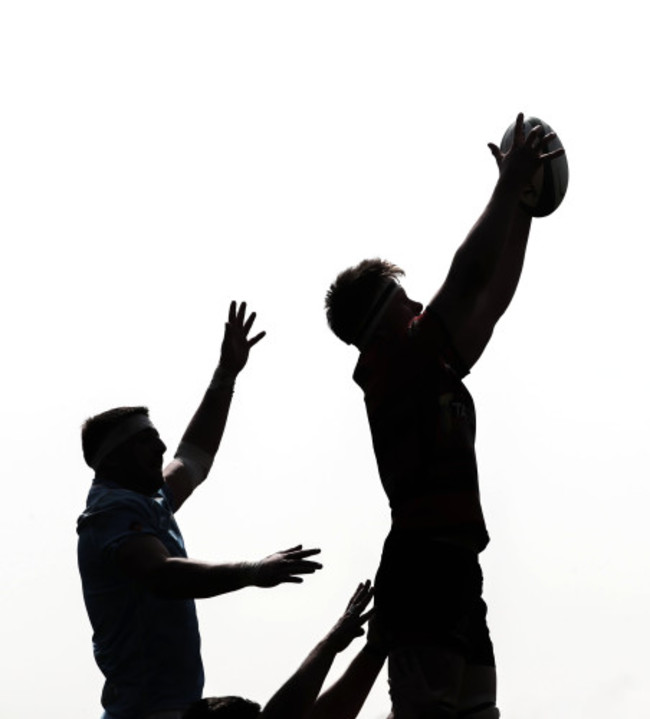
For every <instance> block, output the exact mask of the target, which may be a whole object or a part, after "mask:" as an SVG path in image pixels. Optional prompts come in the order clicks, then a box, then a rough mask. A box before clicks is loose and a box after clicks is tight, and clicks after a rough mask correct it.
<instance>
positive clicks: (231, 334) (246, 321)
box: [219, 301, 266, 377]
mask: <svg viewBox="0 0 650 719" xmlns="http://www.w3.org/2000/svg"><path fill="white" fill-rule="evenodd" d="M256 316H257V315H256V314H255V312H251V314H250V315H249V316H248V317H246V303H245V302H242V303H241V304H240V305H239V307H237V303H236V302H234V301H233V302H231V303H230V310H229V311H228V322H226V329H225V331H224V335H223V342H222V343H221V359H220V361H219V369H220V370H221V372H222V373H223V374H224V375H228V376H231V377H235V376H236V375H237V374H239V372H241V371H242V369H244V367H245V366H246V362H247V361H248V353H249V352H250V349H251V347H252V346H253V345H256V344H257V343H258V342H259V341H260V340H261V339H262V337H264V335H265V334H266V332H259V333H258V334H256V335H254V336H253V337H250V338H249V337H248V335H249V333H250V331H251V328H252V326H253V322H255V317H256Z"/></svg>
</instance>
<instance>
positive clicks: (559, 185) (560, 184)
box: [501, 117, 569, 217]
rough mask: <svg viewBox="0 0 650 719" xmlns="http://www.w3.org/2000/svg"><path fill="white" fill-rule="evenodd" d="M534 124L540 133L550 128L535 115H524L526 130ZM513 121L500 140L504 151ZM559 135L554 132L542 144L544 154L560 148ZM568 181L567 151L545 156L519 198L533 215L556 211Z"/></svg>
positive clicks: (511, 130)
mask: <svg viewBox="0 0 650 719" xmlns="http://www.w3.org/2000/svg"><path fill="white" fill-rule="evenodd" d="M537 125H541V127H542V130H543V131H544V132H543V135H548V133H549V132H553V129H552V128H551V126H550V125H549V124H548V123H546V122H544V121H543V120H540V119H539V118H538V117H527V118H525V120H524V133H525V135H526V136H527V135H528V133H529V132H530V131H531V130H532V129H533V128H534V127H536V126H537ZM514 132H515V123H514V122H513V123H512V125H510V127H509V128H508V129H507V130H506V131H505V134H504V135H503V139H502V140H501V152H504V153H505V152H507V151H508V149H509V148H510V146H511V145H512V141H513V137H514ZM563 147H564V146H563V145H562V142H561V141H560V138H559V137H557V136H555V137H554V138H553V139H551V140H548V141H547V142H545V143H544V144H543V145H542V148H541V149H542V152H543V153H544V154H546V153H548V152H553V151H554V150H558V149H560V148H563ZM568 184H569V165H568V163H567V159H566V153H564V154H562V155H560V156H559V157H553V158H547V159H546V160H544V162H543V164H542V166H541V167H540V169H539V170H538V171H537V172H536V173H535V176H534V177H533V182H532V184H531V186H530V187H529V188H527V189H526V190H525V191H524V193H523V195H522V198H521V202H522V204H523V205H524V207H526V209H527V210H528V211H529V212H530V214H531V215H532V216H533V217H546V216H547V215H550V214H551V213H552V212H555V210H557V208H558V207H559V206H560V203H561V202H562V200H563V199H564V195H565V194H566V190H567V186H568Z"/></svg>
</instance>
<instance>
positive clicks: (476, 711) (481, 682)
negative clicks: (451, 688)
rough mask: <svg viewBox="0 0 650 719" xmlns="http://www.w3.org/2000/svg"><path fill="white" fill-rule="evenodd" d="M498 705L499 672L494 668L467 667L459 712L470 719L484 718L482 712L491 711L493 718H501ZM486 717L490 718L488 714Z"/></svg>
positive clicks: (469, 665)
mask: <svg viewBox="0 0 650 719" xmlns="http://www.w3.org/2000/svg"><path fill="white" fill-rule="evenodd" d="M496 703H497V672H496V669H495V668H494V667H493V666H486V665H481V664H468V665H467V666H466V667H465V672H464V674H463V681H462V685H461V690H460V696H459V698H458V711H459V713H460V715H461V716H466V717H468V719H469V718H470V717H474V716H482V714H481V712H487V711H488V710H491V711H492V712H493V714H492V715H493V716H499V714H498V712H497V711H496ZM486 716H488V715H487V714H486Z"/></svg>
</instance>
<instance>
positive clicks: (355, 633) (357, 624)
mask: <svg viewBox="0 0 650 719" xmlns="http://www.w3.org/2000/svg"><path fill="white" fill-rule="evenodd" d="M372 594H373V589H372V586H371V584H370V580H366V581H365V582H363V583H361V584H359V586H358V587H357V589H356V591H355V592H354V594H353V595H352V598H351V599H350V601H349V602H348V606H347V608H346V610H345V612H344V614H343V616H342V617H341V618H340V619H339V620H338V622H336V624H335V625H334V626H333V627H332V629H331V630H330V632H329V633H328V635H327V637H326V638H325V641H326V642H327V643H328V644H329V645H330V646H331V647H332V649H334V651H336V652H342V651H343V650H344V649H346V648H347V647H348V646H349V645H350V643H351V642H352V640H353V639H355V638H356V637H360V636H363V633H364V632H363V625H364V624H365V623H366V622H367V621H368V619H369V618H370V617H371V615H372V610H370V611H369V612H366V613H365V614H364V613H363V612H364V610H365V609H366V608H367V606H368V604H369V603H370V600H371V599H372Z"/></svg>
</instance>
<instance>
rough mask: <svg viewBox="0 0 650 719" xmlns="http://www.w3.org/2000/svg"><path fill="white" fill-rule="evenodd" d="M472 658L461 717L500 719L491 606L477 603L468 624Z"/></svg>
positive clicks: (465, 679) (463, 691)
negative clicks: (489, 616) (489, 623)
mask: <svg viewBox="0 0 650 719" xmlns="http://www.w3.org/2000/svg"><path fill="white" fill-rule="evenodd" d="M467 646H468V658H467V666H466V667H465V674H464V675H463V684H462V687H461V691H460V698H459V700H458V717H459V719H461V718H462V719H499V716H500V714H499V710H498V709H497V672H496V668H495V661H494V647H493V646H492V639H491V637H490V631H489V629H488V625H487V607H486V605H485V602H484V601H483V600H482V599H479V600H477V601H476V603H475V604H474V608H473V610H472V612H471V613H470V617H469V623H468V627H467Z"/></svg>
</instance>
